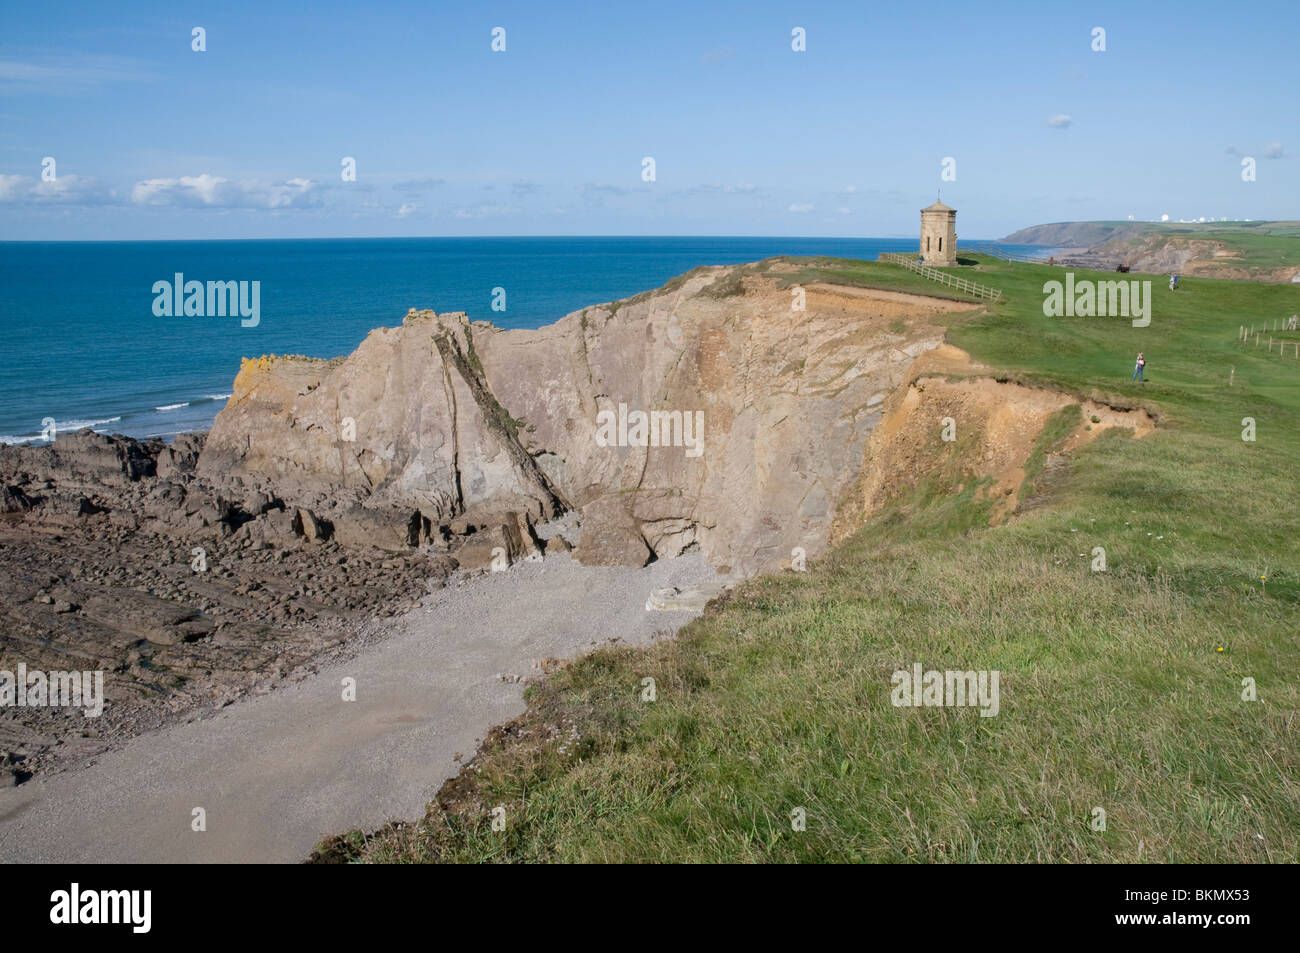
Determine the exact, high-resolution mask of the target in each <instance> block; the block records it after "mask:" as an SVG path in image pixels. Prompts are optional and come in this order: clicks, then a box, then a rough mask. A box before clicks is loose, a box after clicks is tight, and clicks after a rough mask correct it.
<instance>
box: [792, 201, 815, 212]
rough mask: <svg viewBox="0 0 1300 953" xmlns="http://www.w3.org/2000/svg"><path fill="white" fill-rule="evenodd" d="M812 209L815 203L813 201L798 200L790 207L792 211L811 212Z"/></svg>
mask: <svg viewBox="0 0 1300 953" xmlns="http://www.w3.org/2000/svg"><path fill="white" fill-rule="evenodd" d="M812 210H813V204H812V203H811V202H796V203H794V204H793V205H791V206H790V208H789V209H788V211H791V212H811V211H812Z"/></svg>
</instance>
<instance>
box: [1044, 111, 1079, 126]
mask: <svg viewBox="0 0 1300 953" xmlns="http://www.w3.org/2000/svg"><path fill="white" fill-rule="evenodd" d="M1072 122H1074V120H1073V119H1071V118H1070V117H1069V116H1067V115H1065V113H1057V114H1056V115H1055V116H1050V117H1048V120H1047V124H1048V125H1049V126H1051V127H1052V128H1053V129H1065V128H1066V127H1068V126H1069V125H1070V123H1072Z"/></svg>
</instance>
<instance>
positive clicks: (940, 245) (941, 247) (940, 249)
mask: <svg viewBox="0 0 1300 953" xmlns="http://www.w3.org/2000/svg"><path fill="white" fill-rule="evenodd" d="M939 251H943V239H942V238H940V239H939Z"/></svg>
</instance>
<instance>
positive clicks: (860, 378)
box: [198, 261, 974, 572]
mask: <svg viewBox="0 0 1300 953" xmlns="http://www.w3.org/2000/svg"><path fill="white" fill-rule="evenodd" d="M792 271H793V266H790V265H787V264H785V263H783V262H780V261H773V262H766V263H763V264H762V265H761V266H757V267H753V266H751V267H750V268H747V269H744V268H701V269H697V270H695V271H693V272H690V273H689V274H687V275H685V276H683V277H682V278H680V279H677V280H675V281H674V282H670V283H669V284H668V285H666V286H665V287H663V288H661V289H659V290H657V291H654V292H649V293H646V294H643V295H638V296H637V297H635V298H632V299H629V300H627V301H622V302H616V303H613V304H608V305H602V306H599V307H592V308H587V309H584V310H583V311H580V312H576V313H574V314H571V315H568V316H567V317H565V318H563V319H561V320H560V321H558V322H556V323H555V324H553V325H550V326H547V327H544V328H541V329H539V330H512V331H503V330H500V329H498V328H495V327H493V326H492V325H490V324H488V323H486V322H470V321H468V320H467V319H466V317H465V316H464V315H463V314H441V315H440V314H436V313H434V312H432V311H411V312H410V313H409V314H407V316H406V319H405V320H404V322H403V324H402V326H401V327H400V328H383V329H379V330H377V331H374V332H372V333H371V334H370V335H369V336H368V337H367V338H366V340H365V341H364V342H363V343H362V344H361V345H360V346H359V347H358V348H357V350H356V351H355V352H353V353H352V354H351V355H349V356H348V357H346V358H343V359H340V360H333V361H323V360H312V359H307V358H274V357H272V358H258V359H255V360H246V361H245V362H244V365H243V367H242V368H241V370H240V372H239V375H238V377H237V378H236V380H235V385H234V395H233V396H232V397H231V399H230V401H229V403H228V404H227V406H226V408H225V409H224V410H223V411H222V412H221V414H220V415H219V416H218V418H217V421H216V423H215V425H214V427H213V429H212V432H211V433H210V434H209V436H208V440H207V443H206V445H205V447H204V450H203V453H202V455H201V456H200V458H199V461H198V472H199V473H200V475H203V476H206V477H208V478H209V479H213V480H216V479H226V480H229V479H235V480H239V481H245V482H248V483H251V484H258V485H265V486H268V487H270V488H271V490H272V491H273V492H274V493H275V494H276V495H277V496H278V497H280V498H283V499H285V500H292V501H294V503H295V505H298V506H306V507H308V508H310V509H311V511H312V512H313V513H314V514H315V516H316V517H317V518H318V519H319V520H321V521H324V522H330V523H332V525H333V526H334V532H335V533H336V534H337V533H339V531H340V526H341V525H343V524H342V523H341V522H340V521H341V520H347V519H351V520H353V521H355V522H357V523H359V524H361V525H364V521H365V519H367V517H363V516H362V515H361V514H367V513H377V514H384V515H383V516H382V518H377V519H380V521H381V522H391V523H393V524H394V525H396V526H397V527H398V528H397V529H396V530H395V531H394V532H395V534H396V536H397V537H398V539H406V540H407V541H408V542H409V541H412V540H415V541H417V542H418V541H427V540H430V539H433V538H435V537H438V536H442V537H444V538H445V537H449V536H454V535H456V534H455V533H454V532H453V530H454V527H453V526H452V524H453V522H455V521H457V520H460V521H462V522H467V523H469V524H471V525H478V524H481V525H493V526H497V527H499V526H501V525H504V524H503V523H502V521H501V517H502V515H503V514H510V513H515V514H524V515H525V516H526V517H527V519H528V521H529V525H531V524H532V523H535V522H539V521H544V520H547V519H550V518H552V517H554V516H556V515H557V514H559V513H561V512H564V511H567V510H576V511H579V512H580V513H581V514H582V524H583V528H582V539H581V540H579V541H578V544H577V548H576V555H577V557H578V558H579V559H580V560H586V561H590V562H593V563H605V564H608V563H611V562H617V563H624V564H627V563H639V562H645V561H647V560H649V559H652V558H664V557H671V556H676V555H678V554H680V553H683V552H686V551H690V550H695V549H701V550H703V551H704V552H705V553H706V555H707V556H708V557H709V558H710V560H711V561H713V562H714V563H715V564H716V565H718V566H720V567H728V568H730V569H733V570H738V571H744V572H751V571H756V570H761V569H768V568H776V567H778V566H779V565H781V563H782V562H783V561H788V559H789V555H790V552H791V550H792V549H794V548H795V547H800V548H802V549H804V550H805V552H806V553H808V554H809V555H815V554H816V553H817V552H819V551H821V550H822V549H823V548H824V547H825V545H826V540H827V534H828V531H829V527H830V521H831V516H832V513H833V510H834V507H835V505H836V503H837V502H838V501H839V500H840V498H841V497H842V495H843V493H844V491H845V490H846V488H847V487H848V486H849V485H850V484H851V483H852V481H853V480H854V479H855V478H856V475H857V473H858V470H859V469H860V467H861V464H862V454H863V449H864V446H865V441H866V439H867V437H868V435H869V434H870V433H871V431H872V429H873V427H874V426H875V424H876V422H877V420H878V419H879V416H880V409H881V404H882V403H883V401H884V399H885V397H886V395H888V394H889V393H890V392H892V391H893V390H894V389H895V388H896V387H897V386H898V385H899V384H900V383H901V382H902V380H903V377H904V374H905V373H906V370H907V368H908V366H909V365H910V364H911V362H912V361H913V360H914V359H915V358H916V357H917V355H919V354H921V353H923V352H924V351H926V350H928V349H930V348H933V347H935V346H937V345H938V344H939V343H940V341H941V339H942V328H941V327H940V326H939V325H938V324H937V323H931V322H930V320H929V319H930V318H931V317H933V316H935V315H937V314H939V313H942V312H945V311H952V310H959V309H963V308H968V307H974V306H972V305H963V304H961V303H958V302H952V301H944V300H941V299H935V298H924V297H920V296H912V295H903V294H896V293H891V292H881V291H869V290H864V289H856V288H849V287H840V286H834V285H825V284H810V285H809V286H808V287H806V288H802V289H798V291H797V293H792V291H793V290H794V289H792V288H791V287H789V285H790V284H791V282H792V278H791V275H790V272H792ZM801 299H802V300H801ZM800 304H803V305H804V306H805V309H804V310H797V309H796V308H797V306H798V305H800ZM642 415H645V416H644V417H643V416H642ZM348 514H351V516H348ZM504 541H505V540H504V539H499V540H497V543H498V545H500V544H501V543H503V542H504ZM505 548H507V549H509V548H510V547H505ZM475 558H476V560H477V559H478V557H477V556H476V557H475Z"/></svg>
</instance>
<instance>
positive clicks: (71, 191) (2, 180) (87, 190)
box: [0, 174, 117, 205]
mask: <svg viewBox="0 0 1300 953" xmlns="http://www.w3.org/2000/svg"><path fill="white" fill-rule="evenodd" d="M116 198H117V196H116V193H114V192H113V191H112V190H111V189H106V188H104V187H103V186H101V185H100V184H99V181H98V180H97V179H92V178H87V177H86V176H84V175H76V174H73V175H61V176H59V177H58V178H56V179H55V180H54V181H52V182H47V181H46V180H45V179H43V178H40V177H39V176H24V175H0V202H6V203H11V204H15V205H43V204H60V205H106V204H109V203H111V202H113V201H114V200H115V199H116Z"/></svg>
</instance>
